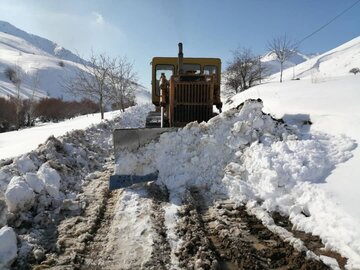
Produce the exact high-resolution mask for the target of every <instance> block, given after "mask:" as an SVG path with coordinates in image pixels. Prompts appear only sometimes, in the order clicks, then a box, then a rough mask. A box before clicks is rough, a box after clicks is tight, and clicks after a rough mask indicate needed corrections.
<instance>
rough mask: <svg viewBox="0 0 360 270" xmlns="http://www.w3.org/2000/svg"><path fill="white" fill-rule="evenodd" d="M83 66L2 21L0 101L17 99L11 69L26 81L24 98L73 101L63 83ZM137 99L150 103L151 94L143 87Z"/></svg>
mask: <svg viewBox="0 0 360 270" xmlns="http://www.w3.org/2000/svg"><path fill="white" fill-rule="evenodd" d="M80 63H86V61H85V60H83V59H81V58H79V57H78V56H77V55H75V54H73V53H72V52H70V51H69V50H66V49H64V48H62V47H61V46H59V45H57V44H56V43H53V42H52V41H50V40H47V39H44V38H41V37H38V36H35V35H31V34H28V33H26V32H24V31H22V30H20V29H18V28H16V27H14V26H13V25H11V24H9V23H7V22H3V21H0V97H1V96H5V97H6V96H16V95H17V88H16V86H15V85H14V84H13V83H12V82H11V81H10V80H9V78H8V77H7V76H6V75H5V71H6V70H7V69H9V68H11V69H16V70H17V73H18V74H19V77H20V79H21V81H22V83H21V89H20V90H21V91H20V96H21V97H23V98H30V97H31V96H32V95H34V96H35V98H43V97H47V96H48V97H55V98H63V99H64V100H72V99H74V96H73V95H72V94H71V93H69V92H67V91H65V89H64V87H63V86H62V85H61V82H63V81H64V80H65V81H66V80H70V79H71V78H72V76H74V75H75V74H76V73H77V71H78V70H79V69H81V68H82V65H81V64H80ZM136 96H137V102H138V103H144V102H148V101H149V100H150V98H149V96H150V94H149V92H148V91H147V89H145V88H144V87H143V86H141V85H139V87H138V89H137V93H136Z"/></svg>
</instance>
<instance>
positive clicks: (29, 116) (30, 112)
mask: <svg viewBox="0 0 360 270" xmlns="http://www.w3.org/2000/svg"><path fill="white" fill-rule="evenodd" d="M39 87H40V76H39V71H38V70H36V71H35V72H34V74H33V75H32V77H31V90H32V93H31V97H30V99H29V101H28V103H29V106H28V108H27V110H26V112H25V114H26V122H27V123H26V125H27V126H32V125H33V124H34V119H33V118H34V111H35V92H36V91H38V89H39Z"/></svg>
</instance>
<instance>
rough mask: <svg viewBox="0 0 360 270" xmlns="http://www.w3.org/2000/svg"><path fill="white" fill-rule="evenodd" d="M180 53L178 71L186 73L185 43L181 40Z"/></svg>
mask: <svg viewBox="0 0 360 270" xmlns="http://www.w3.org/2000/svg"><path fill="white" fill-rule="evenodd" d="M178 45H179V54H178V73H179V75H181V74H183V73H184V65H183V60H184V54H183V44H182V43H181V42H180V43H179V44H178Z"/></svg>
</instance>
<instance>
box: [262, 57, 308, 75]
mask: <svg viewBox="0 0 360 270" xmlns="http://www.w3.org/2000/svg"><path fill="white" fill-rule="evenodd" d="M314 56H315V55H305V54H303V53H300V52H297V53H295V54H294V55H292V56H291V57H290V59H289V60H288V61H285V63H284V69H287V68H291V67H294V66H296V65H298V64H300V63H303V62H305V61H307V60H309V59H311V58H312V57H314ZM261 63H262V64H263V65H264V66H265V69H266V73H267V74H268V75H272V74H274V73H278V72H279V71H280V63H279V62H278V61H277V60H276V57H275V55H274V53H272V52H269V53H267V54H265V55H264V56H262V57H261Z"/></svg>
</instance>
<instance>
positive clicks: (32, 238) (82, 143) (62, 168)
mask: <svg viewBox="0 0 360 270" xmlns="http://www.w3.org/2000/svg"><path fill="white" fill-rule="evenodd" d="M152 108H153V106H152V105H150V104H148V105H142V106H136V107H132V108H129V109H127V110H126V111H125V112H124V113H121V114H120V115H119V116H118V117H117V118H115V119H114V120H111V121H104V122H102V123H100V124H97V125H93V126H91V127H90V128H88V129H85V130H77V131H73V132H69V133H67V134H66V135H64V136H62V137H59V138H55V137H50V138H49V139H48V140H47V141H46V142H45V143H44V144H42V145H40V146H39V148H38V149H36V150H34V151H32V152H30V153H27V154H24V155H22V156H20V157H18V158H16V159H14V161H13V162H12V163H11V164H9V165H6V166H3V167H1V168H0V227H3V226H5V227H3V229H1V231H0V239H2V238H4V239H5V238H6V239H10V240H11V239H13V238H11V235H10V236H9V233H10V234H11V230H12V229H11V228H14V230H15V232H16V233H17V235H18V238H19V239H20V243H19V245H18V246H19V250H18V256H19V258H18V260H17V263H18V265H20V267H21V265H22V264H21V263H22V260H24V261H25V260H26V261H28V260H29V259H28V257H29V256H30V257H33V258H35V260H41V259H42V258H43V257H44V253H45V252H47V250H44V248H46V247H44V246H42V245H41V244H40V243H41V242H42V241H44V237H45V238H46V237H47V236H46V235H45V234H46V229H48V230H50V231H51V232H52V233H56V227H55V226H56V224H57V222H59V220H60V219H61V218H62V216H63V213H64V211H65V212H66V211H75V212H76V211H80V210H81V205H82V204H83V203H84V202H82V198H81V197H79V196H77V195H78V193H79V192H80V191H81V189H82V186H83V184H84V183H85V182H86V181H89V180H91V173H93V172H95V171H97V170H101V169H102V167H103V166H104V164H105V160H106V159H108V158H110V156H111V154H112V136H111V134H112V132H113V129H114V128H116V127H120V126H124V127H133V128H135V127H142V126H143V125H144V123H145V116H144V115H146V113H147V112H148V111H149V110H151V109H152ZM6 226H9V227H6ZM6 228H10V229H6ZM9 230H10V232H9ZM10 240H9V241H10ZM9 241H8V242H9ZM47 241H49V240H47ZM13 246H14V245H13V244H12V243H10V244H8V245H6V246H4V245H1V246H0V249H1V254H13ZM15 246H16V237H15ZM11 256H12V255H11ZM11 256H10V255H9V256H7V258H6V260H5V259H3V258H2V257H0V265H2V266H3V267H5V266H9V265H10V264H11V263H12V262H13V260H14V258H12V257H11ZM15 257H16V250H15ZM26 258H27V259H26ZM24 263H25V262H24Z"/></svg>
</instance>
